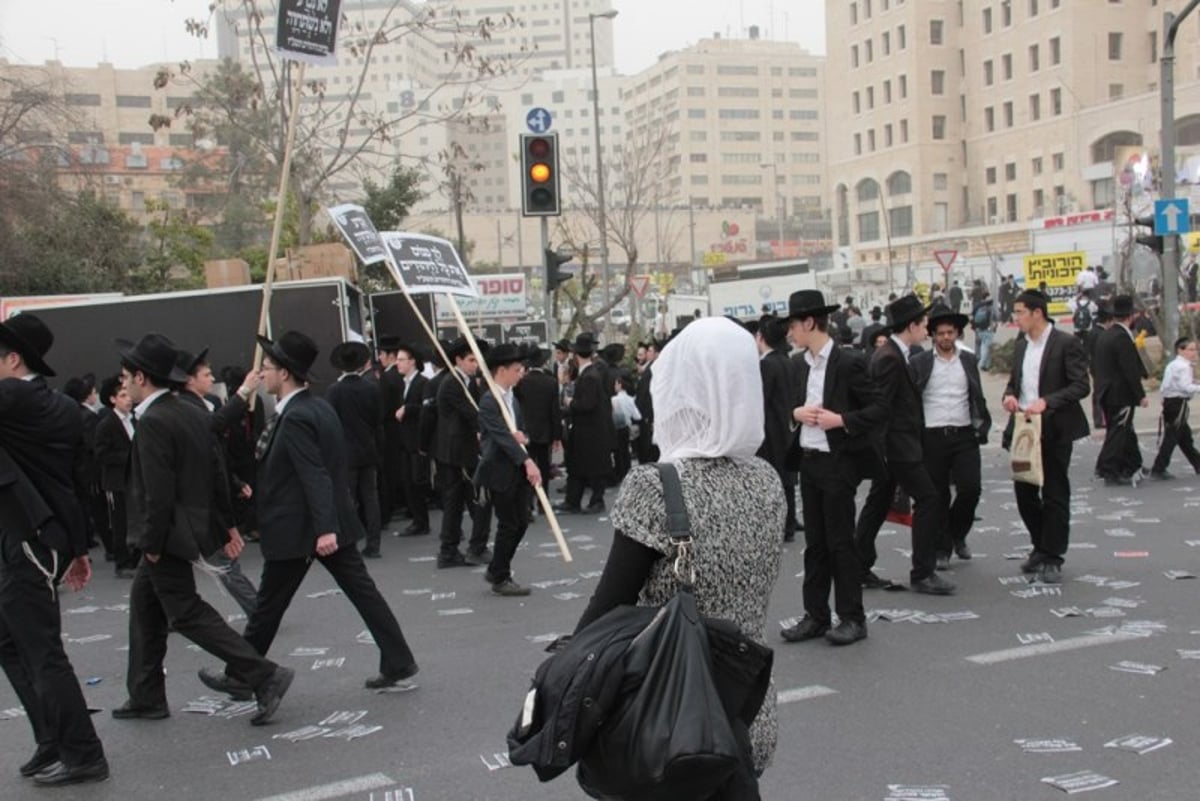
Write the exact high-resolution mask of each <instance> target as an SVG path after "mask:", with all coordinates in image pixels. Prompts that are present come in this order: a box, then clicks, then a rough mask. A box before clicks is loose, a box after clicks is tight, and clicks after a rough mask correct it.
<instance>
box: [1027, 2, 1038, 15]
mask: <svg viewBox="0 0 1200 801" xmlns="http://www.w3.org/2000/svg"><path fill="white" fill-rule="evenodd" d="M1037 15H1038V0H1029V16H1031V17H1036V16H1037Z"/></svg>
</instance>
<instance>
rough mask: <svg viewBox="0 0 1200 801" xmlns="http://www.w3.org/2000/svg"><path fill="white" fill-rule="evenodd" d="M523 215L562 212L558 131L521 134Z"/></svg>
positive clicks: (539, 215)
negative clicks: (553, 132) (554, 132)
mask: <svg viewBox="0 0 1200 801" xmlns="http://www.w3.org/2000/svg"><path fill="white" fill-rule="evenodd" d="M521 214H522V215H523V216H525V217H557V216H559V215H560V214H562V202H561V198H560V197H559V180H558V134H521Z"/></svg>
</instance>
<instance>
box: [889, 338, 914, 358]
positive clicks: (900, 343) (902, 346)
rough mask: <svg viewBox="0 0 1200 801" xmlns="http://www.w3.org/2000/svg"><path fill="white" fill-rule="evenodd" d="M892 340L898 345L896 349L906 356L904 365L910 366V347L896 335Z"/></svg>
mask: <svg viewBox="0 0 1200 801" xmlns="http://www.w3.org/2000/svg"><path fill="white" fill-rule="evenodd" d="M890 339H891V340H892V341H893V342H895V343H896V347H898V348H899V349H900V353H902V354H903V355H904V363H905V364H908V359H909V357H910V356H912V351H911V349H910V348H909V347H908V345H906V344H904V340H902V339H900V337H898V336H896V335H895V334H892V335H891V337H890Z"/></svg>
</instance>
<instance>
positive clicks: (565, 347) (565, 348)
mask: <svg viewBox="0 0 1200 801" xmlns="http://www.w3.org/2000/svg"><path fill="white" fill-rule="evenodd" d="M554 349H555V350H561V351H562V352H563V353H570V352H571V343H570V342H568V341H567V340H565V339H560V340H558V341H557V342H555V343H554Z"/></svg>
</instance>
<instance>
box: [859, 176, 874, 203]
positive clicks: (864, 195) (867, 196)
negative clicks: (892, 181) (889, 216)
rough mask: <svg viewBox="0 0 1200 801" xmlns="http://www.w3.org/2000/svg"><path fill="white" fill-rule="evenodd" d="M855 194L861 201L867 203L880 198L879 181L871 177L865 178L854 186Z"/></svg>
mask: <svg viewBox="0 0 1200 801" xmlns="http://www.w3.org/2000/svg"><path fill="white" fill-rule="evenodd" d="M854 192H855V195H856V196H857V197H858V202H859V203H866V202H868V201H871V200H878V199H879V183H878V182H876V181H874V180H872V179H870V178H864V179H862V180H861V181H859V182H858V185H857V186H856V187H854Z"/></svg>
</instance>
